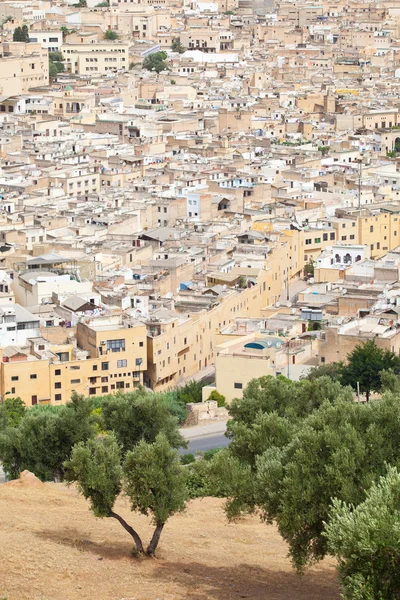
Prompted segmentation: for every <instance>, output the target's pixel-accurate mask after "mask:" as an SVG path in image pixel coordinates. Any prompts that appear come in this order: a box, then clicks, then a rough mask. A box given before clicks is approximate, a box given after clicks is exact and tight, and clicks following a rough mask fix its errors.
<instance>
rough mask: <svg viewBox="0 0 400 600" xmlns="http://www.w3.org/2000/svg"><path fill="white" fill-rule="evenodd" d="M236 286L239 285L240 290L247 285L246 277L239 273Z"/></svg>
mask: <svg viewBox="0 0 400 600" xmlns="http://www.w3.org/2000/svg"><path fill="white" fill-rule="evenodd" d="M238 286H239V287H240V289H241V290H244V289H245V288H246V287H247V285H246V278H245V277H243V275H241V276H240V277H239V280H238Z"/></svg>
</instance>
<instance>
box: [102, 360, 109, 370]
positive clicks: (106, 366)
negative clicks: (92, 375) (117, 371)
mask: <svg viewBox="0 0 400 600" xmlns="http://www.w3.org/2000/svg"><path fill="white" fill-rule="evenodd" d="M108 368H109V367H108V362H102V363H101V370H102V371H108Z"/></svg>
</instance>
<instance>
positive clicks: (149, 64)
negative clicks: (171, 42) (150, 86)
mask: <svg viewBox="0 0 400 600" xmlns="http://www.w3.org/2000/svg"><path fill="white" fill-rule="evenodd" d="M167 56H168V55H167V53H166V52H154V53H153V54H149V56H146V58H145V59H144V61H143V68H144V69H146V70H147V71H155V72H156V73H161V71H168V70H169V67H168V65H167V63H166V62H165V59H166V58H167Z"/></svg>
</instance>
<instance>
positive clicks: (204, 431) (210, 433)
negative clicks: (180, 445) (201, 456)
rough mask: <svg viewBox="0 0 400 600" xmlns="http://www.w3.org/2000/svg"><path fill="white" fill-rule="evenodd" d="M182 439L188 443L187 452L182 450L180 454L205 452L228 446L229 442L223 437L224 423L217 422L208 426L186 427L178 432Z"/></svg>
mask: <svg viewBox="0 0 400 600" xmlns="http://www.w3.org/2000/svg"><path fill="white" fill-rule="evenodd" d="M180 431H181V433H182V435H183V437H184V438H186V439H187V440H188V442H189V447H188V449H187V450H182V451H181V452H182V454H187V453H188V452H191V453H193V454H196V452H205V451H206V450H212V449H213V448H218V447H220V446H228V444H229V440H228V438H226V437H225V431H226V423H225V421H218V422H217V423H210V424H208V425H196V426H195V427H187V428H183V429H181V430H180Z"/></svg>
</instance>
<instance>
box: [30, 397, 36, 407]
mask: <svg viewBox="0 0 400 600" xmlns="http://www.w3.org/2000/svg"><path fill="white" fill-rule="evenodd" d="M31 402H32V406H35V404H37V396H32V397H31Z"/></svg>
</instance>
